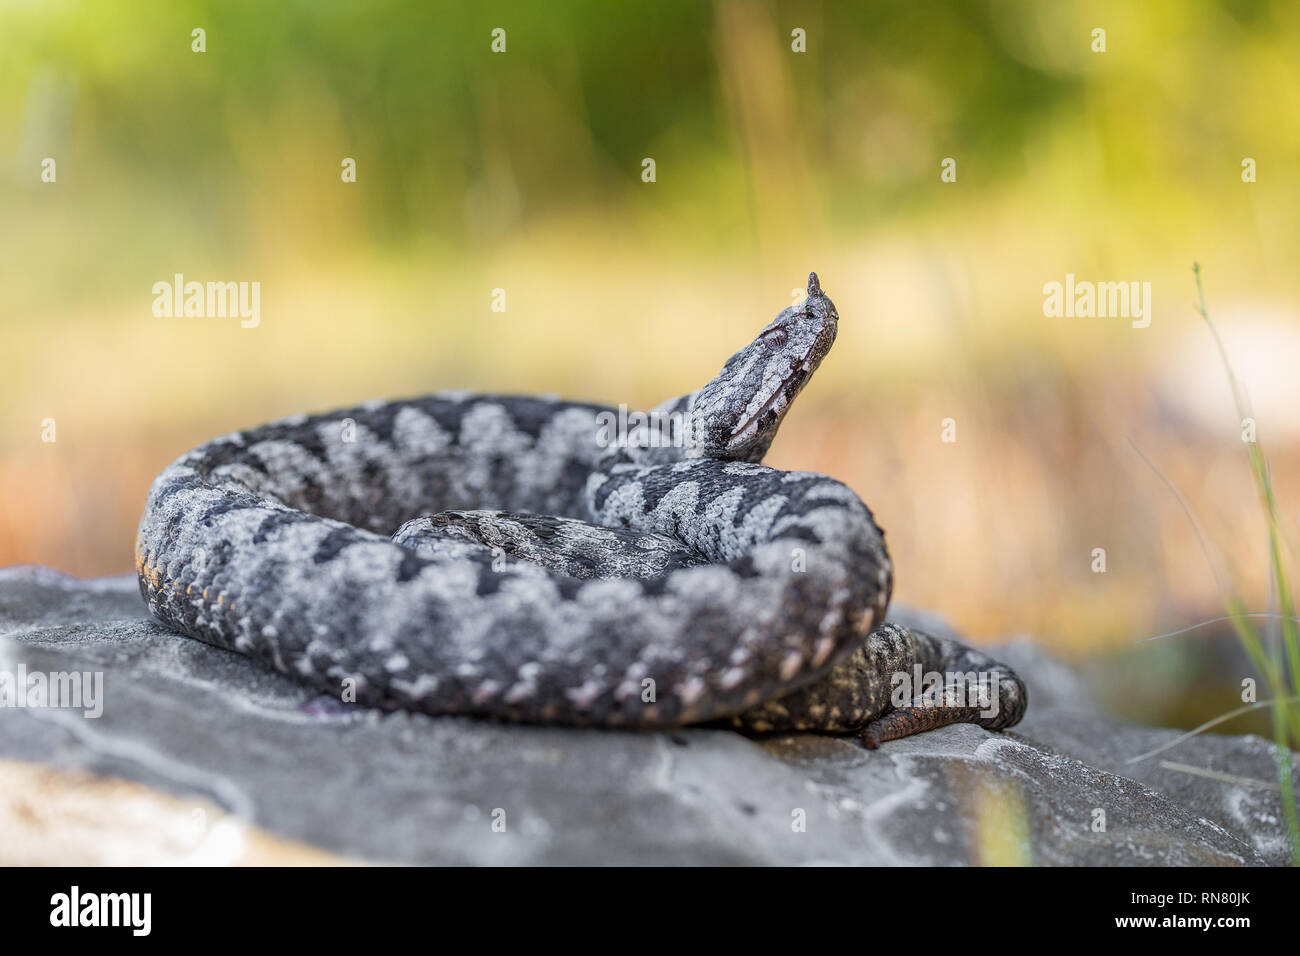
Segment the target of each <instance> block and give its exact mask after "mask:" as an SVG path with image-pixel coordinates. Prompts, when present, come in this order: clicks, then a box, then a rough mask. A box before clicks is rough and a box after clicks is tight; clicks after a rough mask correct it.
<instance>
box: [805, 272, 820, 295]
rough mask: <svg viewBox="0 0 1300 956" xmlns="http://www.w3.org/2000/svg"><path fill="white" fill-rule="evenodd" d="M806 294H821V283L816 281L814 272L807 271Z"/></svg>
mask: <svg viewBox="0 0 1300 956" xmlns="http://www.w3.org/2000/svg"><path fill="white" fill-rule="evenodd" d="M808 294H809V295H810V296H811V295H821V294H822V286H821V283H820V282H818V281H817V273H815V272H810V273H808Z"/></svg>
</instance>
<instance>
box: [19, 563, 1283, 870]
mask: <svg viewBox="0 0 1300 956" xmlns="http://www.w3.org/2000/svg"><path fill="white" fill-rule="evenodd" d="M917 616H918V615H917V614H916V612H909V611H907V610H905V609H900V610H899V611H898V613H897V617H898V618H899V619H912V620H915V619H916V618H917ZM927 624H928V625H929V626H931V627H934V626H936V625H935V622H934V621H933V620H929V619H927ZM998 652H999V654H1000V656H1001V657H1002V658H1003V659H1005V660H1006V661H1007V663H1009V664H1011V665H1013V666H1016V667H1017V668H1018V669H1019V670H1020V673H1021V675H1022V676H1023V677H1024V679H1025V682H1026V683H1027V684H1028V686H1029V690H1030V709H1029V714H1028V716H1027V717H1026V719H1025V721H1024V722H1023V723H1022V724H1021V725H1020V726H1019V727H1017V728H1015V729H1014V730H1013V731H1011V732H1009V733H1005V734H993V733H989V732H987V731H985V730H982V729H980V728H977V727H974V726H970V725H963V726H958V727H950V728H945V729H943V730H939V731H934V732H932V733H928V734H923V735H921V736H918V737H913V738H909V739H907V740H901V741H894V742H891V743H888V744H885V745H884V746H883V747H881V749H880V750H877V751H874V752H871V751H867V750H864V749H863V748H861V747H860V746H858V745H857V744H856V743H855V742H854V741H852V740H848V739H839V738H827V737H818V736H813V735H786V736H779V737H774V738H771V739H767V740H761V741H756V740H751V739H748V738H745V737H742V736H740V735H738V734H735V733H732V732H730V731H726V730H712V729H688V730H681V731H674V732H662V733H649V732H621V731H600V730H572V729H563V728H543V727H524V726H509V725H502V724H494V723H489V722H486V721H476V720H470V719H464V718H452V717H443V718H432V717H427V716H424V715H420V714H406V713H397V714H383V713H379V712H376V711H371V710H367V709H364V708H359V707H348V706H347V705H343V704H338V703H331V702H328V701H324V700H323V699H322V698H318V697H316V696H315V695H314V694H313V692H311V691H309V690H306V689H304V688H302V687H300V686H299V685H297V684H296V683H294V682H292V681H291V680H289V679H287V678H285V677H281V676H279V675H277V674H275V673H272V672H270V671H268V670H266V669H265V668H263V667H262V666H260V665H258V664H256V663H254V662H253V661H251V660H248V659H246V658H243V657H241V656H239V655H237V654H233V653H230V652H228V651H223V650H219V649H217V648H214V647H209V646H207V645H205V644H202V643H199V642H198V641H194V640H190V639H188V638H185V637H180V636H177V635H174V634H171V633H169V632H168V631H166V630H164V629H163V628H162V627H161V626H159V625H158V624H157V623H155V622H154V621H153V620H152V619H151V618H150V617H149V615H148V613H147V611H146V610H145V607H144V604H143V602H142V601H141V599H140V596H139V592H138V591H137V589H136V584H135V580H134V578H133V577H121V578H106V579H100V580H88V581H83V580H78V579H75V578H70V577H67V576H65V575H62V574H59V573H58V572H55V571H51V570H49V569H46V568H39V567H17V568H8V569H3V570H0V672H6V671H7V672H9V673H13V672H15V671H16V670H17V668H18V667H19V666H25V667H26V669H27V672H28V673H33V672H39V673H46V674H48V673H52V672H72V671H78V672H88V671H89V672H96V671H98V672H102V673H103V674H104V691H103V713H102V715H101V716H99V717H97V718H87V717H86V716H84V715H83V713H82V712H81V711H79V710H71V709H52V708H28V707H5V708H0V758H8V759H10V760H19V761H27V762H31V763H39V764H42V765H45V766H50V767H54V768H58V769H62V770H85V771H91V772H94V773H97V774H104V775H112V776H117V777H124V778H127V779H130V780H135V781H139V782H141V783H144V784H147V785H150V786H152V787H154V788H157V789H160V790H163V791H166V792H168V793H171V794H175V795H177V796H183V797H196V798H203V799H206V800H208V801H212V802H215V803H217V804H219V805H221V806H222V807H224V808H226V809H227V810H229V811H230V812H231V813H234V814H236V815H238V816H239V817H241V818H243V819H245V820H247V821H248V822H251V823H254V824H256V825H257V826H259V827H261V828H263V829H264V830H266V831H269V832H270V833H272V834H276V835H278V836H281V837H285V838H289V839H292V840H297V841H302V842H305V843H308V844H311V845H313V846H316V847H319V848H321V849H324V850H329V851H332V852H334V853H337V854H341V855H343V856H347V857H351V858H355V859H361V860H370V861H377V862H393V863H449V864H459V863H470V864H542V863H546V864H578V863H628V864H666V863H674V864H682V863H705V864H727V863H740V864H800V863H813V864H885V865H950V864H968V863H1011V862H1030V863H1036V864H1088V865H1105V866H1125V865H1142V864H1165V865H1180V864H1225V865H1241V864H1247V865H1249V864H1280V863H1283V862H1285V860H1286V845H1285V839H1284V835H1283V824H1282V813H1281V806H1280V800H1279V797H1278V791H1277V788H1276V776H1275V771H1274V766H1275V764H1274V759H1275V757H1274V750H1273V748H1272V745H1271V744H1269V743H1268V742H1267V741H1264V740H1262V739H1260V738H1258V737H1253V736H1246V737H1228V736H1215V735H1203V736H1200V737H1196V738H1192V739H1189V740H1186V741H1183V742H1181V743H1179V744H1178V745H1177V746H1176V747H1174V748H1172V749H1170V750H1168V751H1166V752H1164V753H1161V754H1158V755H1156V756H1153V757H1151V758H1149V759H1146V760H1142V761H1139V762H1136V763H1132V762H1130V760H1131V758H1133V757H1135V756H1138V755H1140V754H1142V753H1144V752H1147V751H1151V750H1154V749H1156V748H1157V747H1160V746H1162V745H1164V744H1166V743H1168V742H1170V741H1172V740H1175V739H1176V738H1177V737H1178V736H1179V734H1178V733H1177V732H1175V731H1163V730H1150V729H1146V728H1139V727H1132V726H1124V725H1120V724H1116V723H1112V722H1110V721H1108V720H1106V719H1105V717H1104V716H1103V715H1102V714H1100V713H1098V712H1097V709H1096V707H1095V705H1094V704H1093V703H1092V702H1091V701H1090V700H1089V698H1088V695H1087V693H1086V690H1085V689H1084V687H1083V684H1082V682H1081V681H1080V680H1079V679H1078V677H1077V676H1076V675H1075V674H1074V673H1073V672H1072V671H1071V670H1070V669H1069V668H1067V667H1065V666H1064V665H1062V664H1061V663H1059V662H1057V661H1055V660H1053V659H1052V658H1050V657H1048V656H1046V655H1045V654H1043V653H1042V652H1041V651H1039V650H1037V649H1036V648H1035V647H1034V646H1033V645H1032V644H1030V643H1028V642H1019V643H1016V644H1012V645H1008V646H1006V647H1003V648H999V649H998ZM1296 769H1297V773H1300V760H1297V761H1296ZM1103 821H1104V827H1103Z"/></svg>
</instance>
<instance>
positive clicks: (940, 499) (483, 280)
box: [0, 0, 1300, 712]
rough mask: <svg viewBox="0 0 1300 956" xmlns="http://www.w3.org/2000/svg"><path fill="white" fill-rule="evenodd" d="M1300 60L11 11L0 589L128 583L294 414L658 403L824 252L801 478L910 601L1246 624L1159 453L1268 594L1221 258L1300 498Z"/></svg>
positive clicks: (578, 22) (1000, 19)
mask: <svg viewBox="0 0 1300 956" xmlns="http://www.w3.org/2000/svg"><path fill="white" fill-rule="evenodd" d="M196 26H201V27H203V28H204V29H206V31H207V49H208V52H206V53H204V54H194V53H191V52H190V30H191V29H192V28H193V27H196ZM497 26H501V27H504V28H506V30H507V35H508V52H507V53H506V54H504V55H494V54H492V53H490V52H489V32H490V30H491V29H492V28H493V27H497ZM796 26H797V27H802V28H804V29H805V30H807V32H808V50H809V52H808V53H806V54H793V53H791V52H790V46H789V37H790V31H791V29H793V28H794V27H796ZM1097 26H1100V27H1104V28H1106V29H1107V42H1108V51H1107V52H1106V53H1104V54H1094V53H1092V52H1090V50H1089V43H1090V31H1091V30H1092V29H1093V28H1094V27H1097ZM1298 40H1300V7H1298V6H1297V5H1295V4H1291V3H1286V2H1274V3H1267V2H1172V0H1169V2H1152V3H1144V4H1141V5H1135V4H1130V3H1118V2H1117V3H1087V4H1084V3H1054V4H1042V3H1034V2H1029V0H1023V2H992V0H990V2H964V3H946V4H928V5H913V4H907V3H901V2H899V3H882V4H869V5H868V4H849V3H826V4H814V3H764V2H719V3H715V4H712V5H709V4H701V3H694V2H689V3H688V2H657V3H654V4H649V3H644V2H629V3H621V4H602V3H596V2H573V0H570V2H560V3H548V4H544V5H543V4H531V3H499V4H491V5H483V6H477V5H476V6H471V5H465V4H450V3H448V4H423V3H413V2H412V3H405V2H396V0H384V2H378V3H372V4H367V5H364V6H360V5H352V4H345V3H341V2H339V3H331V2H317V3H306V2H285V3H277V4H265V3H251V2H221V3H216V2H212V3H200V2H161V0H143V2H133V3H123V2H102V3H90V2H68V0H52V2H42V3H30V2H21V0H19V2H15V0H0V222H3V224H4V228H3V229H0V335H2V336H3V339H2V340H0V347H2V349H3V352H2V353H0V354H2V355H3V358H0V501H4V502H5V503H6V504H5V507H4V509H3V511H0V564H7V563H12V562H20V561H33V562H43V563H47V564H52V565H54V566H57V567H60V568H63V569H64V570H68V571H71V572H74V573H78V574H102V573H111V572H118V571H126V570H129V568H130V561H131V541H132V536H133V533H134V526H135V522H136V520H137V518H138V512H139V509H140V506H141V504H142V503H143V497H144V493H145V490H146V488H147V486H148V482H149V480H150V478H151V477H152V475H153V474H154V473H156V472H157V471H158V469H160V468H161V467H162V466H163V465H164V464H166V462H167V461H169V460H171V459H172V458H174V457H175V456H176V455H178V454H180V453H181V452H182V451H184V450H185V449H187V448H189V447H190V446H192V445H194V444H196V443H197V442H199V441H201V440H203V439H205V438H208V437H211V436H212V435H214V434H218V433H222V432H225V431H229V430H231V429H233V428H237V427H242V426H246V425H249V424H253V423H256V422H258V421H262V420H265V419H268V418H270V417H273V416H278V415H284V414H289V413H293V412H298V411H304V410H309V409H314V408H322V407H329V406H333V405H340V404H344V403H348V402H353V401H357V400H361V399H365V398H371V397H375V396H385V395H399V394H410V393H418V392H422V391H428V390H433V389H438V388H447V387H467V388H477V389H499V390H509V391H550V392H557V393H561V394H565V395H570V396H574V397H582V398H592V399H600V400H607V401H611V402H618V401H626V402H628V403H629V404H632V405H641V406H648V405H650V404H653V403H654V402H657V401H658V400H660V399H662V398H664V397H666V396H668V395H672V394H677V393H680V392H682V391H685V390H687V389H690V388H693V387H696V386H698V385H699V384H701V383H703V382H704V381H706V380H707V379H708V378H710V377H711V376H712V375H713V374H715V373H716V371H717V368H718V367H719V366H720V364H721V362H722V361H723V360H724V359H725V358H726V356H727V355H729V354H730V353H731V352H732V351H733V350H734V349H735V348H736V347H738V346H739V345H740V344H742V343H743V342H745V341H747V340H748V339H749V338H750V337H751V336H752V334H753V333H754V332H755V331H756V330H757V329H758V328H759V327H761V326H762V325H763V324H764V323H765V322H766V321H767V320H768V319H769V318H770V317H771V316H772V315H773V314H774V313H775V312H777V311H778V310H779V309H780V308H782V307H783V306H784V305H785V304H787V303H788V302H789V301H790V295H791V289H793V288H794V287H796V286H798V285H800V284H801V283H802V280H803V277H804V276H805V275H806V273H807V272H808V271H809V270H810V269H816V270H817V271H818V272H819V273H820V274H821V276H822V280H823V284H824V286H825V288H826V289H827V291H828V293H829V294H830V295H831V296H832V298H833V299H834V300H835V302H836V304H837V305H838V307H839V310H840V312H841V314H842V316H843V322H842V323H841V331H840V338H839V341H838V343H837V345H836V348H835V351H834V352H833V354H832V355H831V356H830V358H829V359H828V360H827V362H826V364H825V365H824V366H823V368H822V371H821V372H820V373H819V375H818V377H817V381H816V382H815V383H814V384H813V386H812V387H811V388H810V389H809V390H808V392H806V393H805V396H804V397H803V398H801V400H800V403H799V405H798V407H796V409H795V410H794V412H792V413H791V416H790V418H789V419H788V422H787V424H786V426H785V428H784V430H783V433H782V435H781V436H780V438H779V439H778V441H777V443H776V445H775V446H774V448H773V452H772V455H771V456H770V458H769V461H770V463H772V464H774V465H777V466H780V467H799V468H809V469H814V470H819V471H824V472H828V473H830V474H833V475H835V476H837V477H839V478H841V479H843V480H845V481H847V482H848V483H849V484H850V485H852V486H853V487H854V488H855V489H857V490H858V491H859V493H861V494H862V496H863V497H864V499H865V500H866V501H868V502H869V503H870V504H871V505H872V507H873V509H874V510H875V511H876V513H877V515H878V517H879V518H880V520H881V522H882V524H883V525H884V526H885V528H886V529H887V531H888V533H889V543H890V547H891V550H892V552H893V554H894V556H895V563H896V566H897V569H898V585H897V590H896V598H897V599H899V600H902V601H907V602H910V603H914V604H919V605H924V606H927V607H930V608H933V609H935V610H938V611H941V612H943V613H945V614H947V615H948V616H949V617H951V618H952V619H953V621H954V622H955V623H956V624H957V625H958V626H960V627H962V628H963V629H965V630H967V631H968V632H970V633H972V634H973V635H975V636H977V637H979V636H984V637H992V636H998V635H1005V634H1008V633H1013V632H1027V633H1031V634H1033V635H1034V636H1035V637H1036V638H1038V639H1039V640H1041V641H1043V642H1045V643H1046V644H1047V645H1048V646H1050V647H1052V648H1054V649H1056V650H1058V651H1061V652H1064V653H1067V654H1071V655H1075V656H1078V655H1081V654H1084V653H1095V652H1098V651H1101V650H1105V649H1113V648H1124V647H1128V646H1129V644H1130V642H1131V641H1133V640H1134V639H1136V638H1139V637H1143V636H1146V635H1150V634H1155V633H1159V632H1162V631H1167V630H1171V629H1173V628H1176V627H1180V626H1183V625H1186V624H1189V623H1192V622H1194V621H1196V620H1200V619H1204V618H1208V617H1213V616H1216V615H1217V614H1218V613H1220V608H1221V605H1219V603H1218V596H1217V594H1216V592H1215V584H1214V579H1213V576H1212V575H1211V573H1210V572H1209V570H1208V569H1207V567H1206V566H1205V562H1204V560H1203V558H1202V556H1201V554H1200V552H1199V550H1198V547H1197V545H1196V542H1195V538H1194V536H1193V534H1192V532H1191V530H1190V529H1189V528H1188V527H1187V526H1186V524H1185V523H1184V522H1183V520H1182V517H1181V514H1180V512H1179V509H1178V506H1177V504H1176V503H1175V502H1173V501H1171V500H1170V499H1169V497H1168V496H1167V495H1166V494H1165V493H1164V491H1163V489H1161V488H1160V487H1158V486H1157V485H1155V484H1153V483H1152V482H1151V480H1150V476H1149V474H1148V473H1146V471H1145V466H1144V465H1143V464H1142V463H1141V461H1140V460H1138V459H1137V457H1136V456H1135V455H1134V454H1133V453H1132V451H1131V449H1130V446H1129V442H1130V440H1131V441H1133V442H1134V443H1136V444H1137V445H1138V446H1139V447H1140V448H1141V449H1142V450H1143V453H1144V454H1146V455H1147V456H1148V457H1149V458H1151V460H1152V461H1153V462H1155V463H1157V464H1158V465H1159V467H1160V468H1161V469H1162V471H1164V473H1165V474H1167V475H1168V476H1169V477H1170V479H1171V481H1173V482H1174V483H1175V484H1176V485H1177V486H1178V487H1179V488H1180V489H1182V490H1183V492H1184V494H1185V496H1186V497H1187V499H1188V502H1189V507H1191V509H1192V510H1193V512H1194V513H1195V514H1196V517H1197V519H1198V520H1199V521H1200V522H1201V523H1202V526H1203V528H1204V530H1205V533H1206V535H1207V537H1208V538H1210V539H1211V540H1213V541H1215V542H1216V544H1217V545H1218V546H1219V547H1220V548H1221V549H1222V552H1223V555H1224V560H1225V561H1226V562H1228V563H1229V564H1231V565H1233V566H1234V567H1237V568H1239V569H1240V574H1239V575H1238V578H1237V580H1238V581H1239V586H1240V588H1241V593H1242V597H1243V600H1244V601H1245V602H1246V603H1247V605H1248V606H1249V607H1251V608H1259V609H1262V608H1264V607H1266V606H1267V603H1268V596H1269V567H1268V561H1267V560H1266V552H1265V551H1262V550H1261V543H1264V542H1266V541H1267V535H1268V525H1267V522H1266V521H1265V519H1264V517H1263V516H1262V515H1261V514H1259V512H1258V510H1257V509H1253V508H1252V506H1251V503H1252V502H1253V501H1254V500H1255V497H1256V496H1255V492H1254V490H1253V488H1252V484H1251V476H1250V475H1249V474H1244V473H1243V472H1242V470H1241V469H1240V468H1239V459H1238V458H1237V456H1238V454H1239V453H1240V447H1239V445H1240V436H1239V433H1238V432H1237V431H1236V430H1235V429H1234V428H1232V427H1227V426H1230V425H1231V420H1230V417H1229V416H1230V409H1231V402H1232V396H1231V394H1230V393H1229V391H1228V390H1227V389H1226V388H1224V387H1223V385H1222V383H1221V380H1220V378H1219V373H1218V370H1217V365H1216V358H1215V356H1214V354H1213V352H1212V351H1210V352H1207V351H1205V350H1204V349H1203V347H1202V346H1203V345H1204V342H1203V337H1204V332H1203V329H1202V328H1200V326H1199V325H1198V324H1197V322H1196V319H1195V315H1194V313H1193V312H1191V309H1190V306H1191V299H1190V296H1189V295H1188V293H1187V284H1186V281H1185V276H1186V269H1187V267H1188V265H1189V263H1191V262H1192V261H1193V260H1200V261H1202V262H1204V263H1206V264H1207V266H1208V267H1210V268H1212V270H1213V275H1214V276H1215V287H1216V301H1217V302H1218V303H1219V306H1218V308H1217V310H1216V311H1217V313H1218V322H1219V326H1220V328H1221V330H1222V331H1223V333H1224V335H1225V337H1227V338H1228V339H1229V340H1230V342H1231V340H1232V338H1233V336H1234V335H1240V336H1246V337H1248V339H1249V341H1250V342H1253V343H1255V344H1256V346H1257V349H1256V351H1257V352H1258V354H1259V356H1260V359H1259V362H1258V363H1257V364H1256V365H1255V366H1253V367H1252V368H1253V371H1252V372H1251V373H1250V374H1249V375H1247V376H1246V377H1247V384H1248V385H1249V387H1250V388H1251V390H1252V396H1253V398H1254V400H1255V407H1256V412H1257V415H1258V419H1259V430H1260V435H1261V440H1267V441H1268V443H1269V446H1270V461H1271V464H1272V468H1273V472H1272V475H1273V483H1274V486H1275V490H1276V492H1277V497H1278V500H1279V501H1282V502H1294V501H1297V500H1300V477H1298V476H1300V467H1298V466H1300V420H1298V419H1297V416H1296V415H1295V407H1296V402H1297V401H1300V391H1297V383H1296V380H1295V376H1294V365H1295V359H1296V355H1297V354H1300V351H1298V350H1300V322H1298V319H1300V309H1298V308H1297V302H1298V301H1300V298H1298V293H1300V272H1297V270H1296V269H1295V268H1294V266H1295V262H1296V261H1297V258H1300V216H1297V211H1300V181H1298V180H1297V176H1296V171H1297V169H1300V122H1297V120H1298V119H1300V64H1298V63H1297V61H1296V58H1295V56H1294V51H1295V50H1296V49H1297V41H1298ZM45 156H54V157H55V158H56V159H57V161H58V182H57V184H54V185H47V184H42V183H41V182H40V181H39V171H40V161H41V159H42V158H43V157H45ZM345 156H351V157H355V158H356V160H357V164H358V182H357V183H355V184H343V183H342V182H340V178H339V170H340V165H339V164H340V161H341V159H342V158H343V157H345ZM646 156H650V157H654V158H655V159H656V162H657V174H658V176H657V182H655V183H653V184H647V183H643V182H642V181H641V178H640V171H641V160H642V158H643V157H646ZM947 156H952V157H954V158H956V160H957V171H958V181H957V182H956V183H953V184H944V183H941V182H940V180H939V164H940V161H941V160H942V159H943V158H944V157H947ZM1244 156H1251V157H1254V158H1255V159H1256V160H1257V161H1258V163H1259V181H1258V182H1257V183H1254V184H1244V183H1243V182H1242V181H1241V178H1240V170H1241V160H1242V158H1243V157H1244ZM175 272H183V273H184V274H185V275H186V276H187V277H189V278H194V279H199V280H206V279H222V280H236V281H238V280H256V281H260V282H261V287H262V319H261V325H260V326H259V327H258V328H256V329H249V330H242V329H240V328H239V327H238V323H237V322H230V321H225V320H217V319H157V318H154V317H153V316H152V314H151V312H150V307H151V304H152V293H151V291H150V289H151V286H152V284H153V283H154V282H156V281H159V280H166V279H169V278H170V277H171V276H172V275H173V273H175ZM1067 272H1069V273H1074V274H1075V275H1076V276H1078V277H1079V278H1080V279H1092V280H1113V281H1121V280H1147V281H1150V282H1151V283H1152V286H1153V290H1154V291H1153V299H1154V308H1155V317H1154V320H1153V322H1152V324H1151V327H1150V328H1147V329H1141V330H1138V329H1132V328H1130V327H1129V324H1128V322H1127V321H1125V320H1114V319H1112V320H1101V319H1093V320H1088V319H1047V318H1044V317H1043V312H1042V302H1043V295H1042V286H1043V284H1044V283H1045V282H1048V281H1062V280H1063V279H1064V276H1065V274H1066V273H1067ZM498 287H500V288H504V289H506V291H507V297H508V299H507V302H508V307H507V311H506V312H505V313H494V312H492V311H491V310H490V302H491V291H492V290H493V289H494V288H498ZM46 417H53V418H55V419H56V421H57V427H58V440H57V442H55V443H54V444H43V443H42V442H41V441H40V432H41V421H42V419H44V418H46ZM948 417H951V418H954V419H955V420H956V421H957V434H958V440H957V442H956V443H955V444H945V443H943V442H941V441H940V422H941V421H942V420H943V419H945V418H948ZM1225 422H1226V425H1225ZM1279 524H1280V531H1281V533H1282V534H1283V537H1284V538H1286V539H1287V540H1291V541H1294V539H1295V532H1296V516H1295V512H1294V511H1291V512H1282V513H1281V514H1280V515H1279ZM1097 547H1103V548H1105V549H1106V551H1107V571H1106V573H1104V574H1096V573H1093V572H1092V570H1091V563H1092V550H1093V549H1094V548H1097ZM1228 684H1229V685H1234V682H1233V681H1229V682H1228ZM1232 690H1233V687H1232V686H1228V687H1227V688H1226V691H1225V693H1226V694H1228V695H1229V697H1230V696H1231V692H1232ZM1141 692H1142V691H1141V690H1140V689H1139V690H1137V691H1135V693H1141ZM1208 706H1210V707H1211V712H1217V711H1222V710H1227V709H1229V708H1230V707H1231V706H1232V703H1231V701H1230V700H1229V701H1228V702H1226V703H1224V702H1219V703H1214V702H1211V703H1210V704H1209V705H1208Z"/></svg>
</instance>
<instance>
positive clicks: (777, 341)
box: [763, 329, 788, 349]
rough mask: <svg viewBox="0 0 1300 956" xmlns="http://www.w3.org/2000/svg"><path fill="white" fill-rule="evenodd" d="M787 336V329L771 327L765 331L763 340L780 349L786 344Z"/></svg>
mask: <svg viewBox="0 0 1300 956" xmlns="http://www.w3.org/2000/svg"><path fill="white" fill-rule="evenodd" d="M787 337H788V336H787V335H786V332H785V329H771V330H770V331H767V332H764V333H763V341H764V342H766V343H767V344H768V345H770V346H771V347H772V348H774V349H779V348H780V347H781V346H783V345H785V340H786V338H787Z"/></svg>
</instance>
